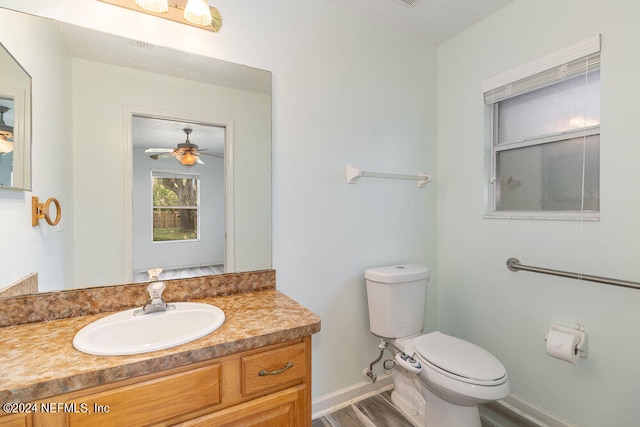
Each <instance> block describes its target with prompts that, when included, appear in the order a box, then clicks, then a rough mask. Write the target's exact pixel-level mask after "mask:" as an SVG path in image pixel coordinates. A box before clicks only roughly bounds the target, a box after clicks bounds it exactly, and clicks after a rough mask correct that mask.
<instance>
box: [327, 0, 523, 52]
mask: <svg viewBox="0 0 640 427" xmlns="http://www.w3.org/2000/svg"><path fill="white" fill-rule="evenodd" d="M324 1H325V2H327V3H331V4H333V5H335V6H338V7H341V8H344V9H347V10H349V11H351V12H353V13H355V14H357V15H360V16H363V17H365V18H369V19H373V20H374V21H375V22H377V23H380V24H384V25H385V26H387V27H393V28H397V29H399V30H401V31H404V32H406V33H409V34H411V35H413V36H414V37H417V38H419V39H422V40H426V41H428V42H431V43H433V44H436V45H438V44H440V43H442V42H443V41H445V40H447V39H448V38H450V37H452V36H454V35H456V34H458V33H459V32H461V31H463V30H464V29H466V28H468V27H470V26H471V25H473V24H475V23H476V22H478V21H480V20H482V19H483V18H485V17H487V16H489V15H491V14H492V13H493V12H495V11H496V10H498V9H500V8H502V7H504V6H506V5H508V4H509V3H511V2H512V1H513V0H324ZM409 5H410V6H409Z"/></svg>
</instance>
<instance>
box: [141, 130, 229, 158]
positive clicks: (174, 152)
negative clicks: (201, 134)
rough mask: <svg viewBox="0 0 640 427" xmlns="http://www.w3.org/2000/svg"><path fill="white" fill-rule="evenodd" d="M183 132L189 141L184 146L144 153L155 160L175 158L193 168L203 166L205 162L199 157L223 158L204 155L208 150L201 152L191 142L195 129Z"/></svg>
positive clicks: (150, 150)
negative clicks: (190, 137)
mask: <svg viewBox="0 0 640 427" xmlns="http://www.w3.org/2000/svg"><path fill="white" fill-rule="evenodd" d="M182 130H183V131H184V133H186V134H187V140H186V141H185V142H183V143H182V144H178V145H177V146H176V148H148V149H146V150H145V151H144V152H145V153H153V154H151V155H150V156H149V157H151V158H152V159H154V160H158V159H165V158H169V157H175V158H176V160H178V161H179V162H180V163H182V164H183V165H185V166H193V165H194V164H196V163H198V164H201V165H203V164H204V162H203V161H202V160H200V157H198V156H200V155H205V156H214V157H221V156H219V155H217V154H207V153H203V151H206V150H200V149H199V148H198V146H197V145H196V144H192V143H191V142H190V141H189V135H190V134H191V132H193V129H191V128H184V129H182Z"/></svg>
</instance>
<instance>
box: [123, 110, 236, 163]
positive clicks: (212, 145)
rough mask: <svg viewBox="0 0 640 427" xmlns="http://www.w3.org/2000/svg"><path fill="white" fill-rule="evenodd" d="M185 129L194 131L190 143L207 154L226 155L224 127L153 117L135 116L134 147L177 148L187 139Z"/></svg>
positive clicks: (133, 125) (132, 129) (132, 130)
mask: <svg viewBox="0 0 640 427" xmlns="http://www.w3.org/2000/svg"><path fill="white" fill-rule="evenodd" d="M184 128H189V129H191V130H192V133H191V135H190V136H189V141H190V142H191V143H192V144H196V145H198V147H200V149H201V150H206V152H207V154H216V155H224V133H225V129H224V127H220V126H214V125H206V124H202V123H188V122H182V121H177V120H164V119H156V118H151V117H140V116H133V123H132V128H131V137H132V139H133V146H134V147H143V148H175V147H176V145H178V144H180V143H183V142H185V141H186V139H187V135H186V134H185V133H184V130H183V129H184Z"/></svg>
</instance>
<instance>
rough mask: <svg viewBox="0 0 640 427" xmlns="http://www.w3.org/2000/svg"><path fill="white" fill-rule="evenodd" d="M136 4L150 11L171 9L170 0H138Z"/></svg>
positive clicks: (163, 11) (158, 11) (159, 11)
mask: <svg viewBox="0 0 640 427" xmlns="http://www.w3.org/2000/svg"><path fill="white" fill-rule="evenodd" d="M136 4H137V5H138V6H140V7H141V8H143V9H144V10H148V11H150V12H156V13H166V12H168V11H169V2H168V0H136Z"/></svg>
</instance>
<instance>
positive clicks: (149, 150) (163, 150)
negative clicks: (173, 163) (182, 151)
mask: <svg viewBox="0 0 640 427" xmlns="http://www.w3.org/2000/svg"><path fill="white" fill-rule="evenodd" d="M172 151H173V148H147V149H146V150H144V152H145V153H171V152H172Z"/></svg>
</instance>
